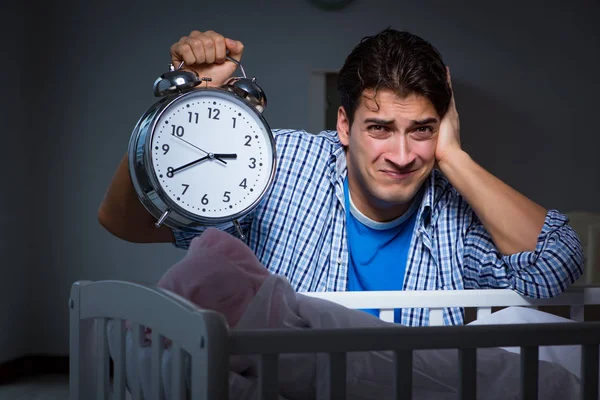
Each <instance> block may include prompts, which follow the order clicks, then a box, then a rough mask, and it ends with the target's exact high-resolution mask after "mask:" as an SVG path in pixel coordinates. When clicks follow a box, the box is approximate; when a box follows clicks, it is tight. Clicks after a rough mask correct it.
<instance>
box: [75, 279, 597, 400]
mask: <svg viewBox="0 0 600 400" xmlns="http://www.w3.org/2000/svg"><path fill="white" fill-rule="evenodd" d="M305 294H308V295H310V296H315V297H320V298H324V299H327V300H331V301H334V302H337V303H340V304H342V305H345V306H347V307H349V308H378V309H380V310H381V312H380V318H381V319H383V320H386V321H391V320H393V310H394V309H396V308H407V307H408V308H413V307H420V308H429V309H430V324H431V325H433V326H430V327H417V328H395V327H389V328H388V327H385V328H351V329H319V330H310V329H305V330H268V331H264V330H263V331H260V332H257V331H250V330H248V331H242V330H231V331H230V330H228V328H227V325H226V323H225V319H224V318H223V317H222V315H220V314H218V313H217V312H214V311H210V310H201V309H199V308H198V307H196V306H195V305H193V304H192V303H190V302H189V301H187V300H185V299H183V298H181V297H179V296H177V295H175V294H173V293H170V292H168V291H165V290H162V289H160V288H157V287H154V286H148V285H142V284H137V283H131V282H124V281H98V282H90V281H79V282H76V283H74V284H73V286H72V289H71V297H70V300H69V308H70V399H71V400H79V399H86V400H87V399H108V398H112V399H117V400H122V399H125V398H126V394H127V395H128V396H129V395H130V396H131V397H132V398H133V399H135V400H137V399H141V398H142V397H141V388H140V383H139V373H140V371H139V368H138V367H136V368H134V371H133V379H132V380H131V381H132V382H134V384H133V385H131V382H130V386H129V390H130V392H131V393H126V392H127V390H126V384H125V380H126V378H125V354H124V353H125V327H124V323H122V322H121V323H119V324H117V325H116V328H117V329H116V330H117V336H118V337H119V341H118V343H117V345H116V347H115V350H114V352H113V354H112V357H113V360H114V374H113V376H114V379H112V380H111V379H110V371H109V366H110V361H109V359H110V357H109V351H108V342H107V335H106V327H107V321H108V320H109V319H115V320H120V321H125V320H128V321H132V323H133V325H132V328H133V332H134V335H133V347H132V351H133V354H132V357H133V359H137V354H138V353H137V351H138V349H139V347H140V343H141V340H143V335H144V330H143V329H144V328H143V327H150V328H152V345H151V346H152V347H151V353H152V357H151V376H152V379H151V382H152V392H153V396H154V397H152V399H155V400H160V399H161V398H162V397H161V392H162V386H161V385H162V380H161V379H157V377H159V376H160V373H161V365H160V358H161V355H162V353H163V351H164V350H163V346H162V340H161V338H169V339H170V340H171V341H172V347H171V354H172V356H173V363H172V366H173V368H172V371H171V374H172V380H171V382H172V388H171V390H172V394H173V398H176V399H184V398H190V397H191V399H193V400H199V399H202V400H205V399H211V400H213V399H227V397H228V366H229V364H228V363H229V357H230V355H235V354H253V355H256V356H257V357H258V359H259V377H258V393H259V398H260V399H277V398H278V395H277V387H278V372H277V371H278V370H277V366H278V355H279V354H285V353H327V354H328V357H329V375H328V377H327V380H328V395H329V398H330V399H344V398H345V397H346V392H345V391H346V385H345V384H344V382H345V379H346V373H345V372H346V354H347V353H348V352H355V351H377V350H391V351H393V354H394V356H395V377H396V379H395V386H394V392H395V398H396V399H411V398H412V396H411V393H412V392H411V390H412V389H411V380H410V379H406V377H407V376H412V373H411V371H412V351H413V350H421V349H458V351H459V362H460V377H459V388H460V398H461V399H463V400H467V399H475V398H476V397H475V396H476V379H475V376H476V350H477V348H486V347H508V346H517V347H521V356H520V357H521V393H522V398H523V399H534V398H537V391H538V379H537V374H538V369H537V368H538V349H539V346H550V345H581V346H582V373H581V387H582V399H598V372H599V367H598V362H599V356H598V344H599V343H600V322H586V321H584V307H585V306H586V305H598V304H600V288H571V289H569V290H568V291H567V292H565V293H563V294H562V295H560V296H558V297H555V298H550V299H531V298H526V297H523V296H520V295H519V294H517V293H515V292H513V291H510V290H468V291H419V292H335V293H305ZM507 306H523V307H538V306H569V308H570V318H571V319H573V320H575V321H579V323H573V324H523V325H484V326H436V325H442V312H443V308H446V307H465V308H475V309H477V316H478V318H479V317H482V316H485V315H488V314H490V313H491V312H492V308H493V307H507ZM181 327H185V329H181ZM186 354H187V355H188V356H189V360H190V366H191V376H193V377H194V379H192V380H191V383H190V396H189V397H186V389H185V382H184V373H183V371H184V368H185V363H184V358H185V357H186ZM209 366H210V367H209ZM400 378H402V379H400Z"/></svg>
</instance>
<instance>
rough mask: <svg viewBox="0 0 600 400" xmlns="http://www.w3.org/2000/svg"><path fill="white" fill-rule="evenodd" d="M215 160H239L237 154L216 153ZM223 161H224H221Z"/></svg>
mask: <svg viewBox="0 0 600 400" xmlns="http://www.w3.org/2000/svg"><path fill="white" fill-rule="evenodd" d="M214 156H215V158H216V159H217V160H220V159H221V158H229V159H232V160H235V159H237V154H221V153H215V154H214ZM221 161H222V160H221Z"/></svg>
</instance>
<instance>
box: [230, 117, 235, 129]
mask: <svg viewBox="0 0 600 400" xmlns="http://www.w3.org/2000/svg"><path fill="white" fill-rule="evenodd" d="M231 119H232V120H233V129H235V117H231Z"/></svg>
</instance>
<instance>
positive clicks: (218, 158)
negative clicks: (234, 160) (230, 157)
mask: <svg viewBox="0 0 600 400" xmlns="http://www.w3.org/2000/svg"><path fill="white" fill-rule="evenodd" d="M172 136H173V137H174V138H177V139H179V140H181V141H182V142H184V143H187V144H189V145H190V146H192V147H194V148H196V149H198V150H200V151H201V152H204V153H206V154H210V153H209V152H208V151H206V150H203V149H201V148H200V147H198V146H196V145H195V144H192V143H190V142H188V141H187V140H185V139H183V138H180V137H179V136H177V135H172ZM210 158H213V157H210ZM214 158H216V159H217V160H219V161H221V162H222V163H223V164H227V163H226V162H225V161H223V160H221V158H220V157H214Z"/></svg>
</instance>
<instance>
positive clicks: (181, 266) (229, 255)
mask: <svg viewBox="0 0 600 400" xmlns="http://www.w3.org/2000/svg"><path fill="white" fill-rule="evenodd" d="M269 275H270V274H269V272H268V270H267V269H266V268H265V267H264V266H262V264H261V263H260V262H259V261H258V259H257V258H256V256H255V255H254V253H253V252H252V250H250V248H249V247H248V246H246V244H245V243H243V242H242V241H241V240H239V239H237V238H235V237H233V236H231V235H229V234H227V233H225V232H222V231H220V230H218V229H215V228H209V229H207V230H206V231H205V232H204V233H203V234H202V235H201V236H199V237H196V238H195V239H194V240H192V242H191V243H190V247H189V250H188V252H187V254H186V256H185V257H184V258H183V259H182V260H181V261H179V262H178V263H177V264H175V265H174V266H172V267H171V268H170V269H169V270H168V271H167V272H166V273H165V274H164V275H163V277H162V278H161V279H160V280H159V282H158V286H159V287H161V288H163V289H167V290H170V291H172V292H174V293H176V294H178V295H180V296H182V297H184V298H186V299H188V300H190V301H191V302H192V303H194V304H196V305H198V306H199V307H201V308H204V309H209V310H215V311H219V312H220V313H222V314H223V315H224V316H225V318H226V319H227V323H228V324H229V326H230V327H231V328H233V327H235V326H236V325H237V323H238V321H239V319H240V317H241V316H242V314H243V313H244V311H245V310H246V307H247V306H248V304H249V303H250V302H251V301H252V299H253V298H254V296H255V295H256V293H257V292H258V289H259V288H260V286H261V285H262V283H263V282H264V281H265V279H267V277H268V276H269Z"/></svg>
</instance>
